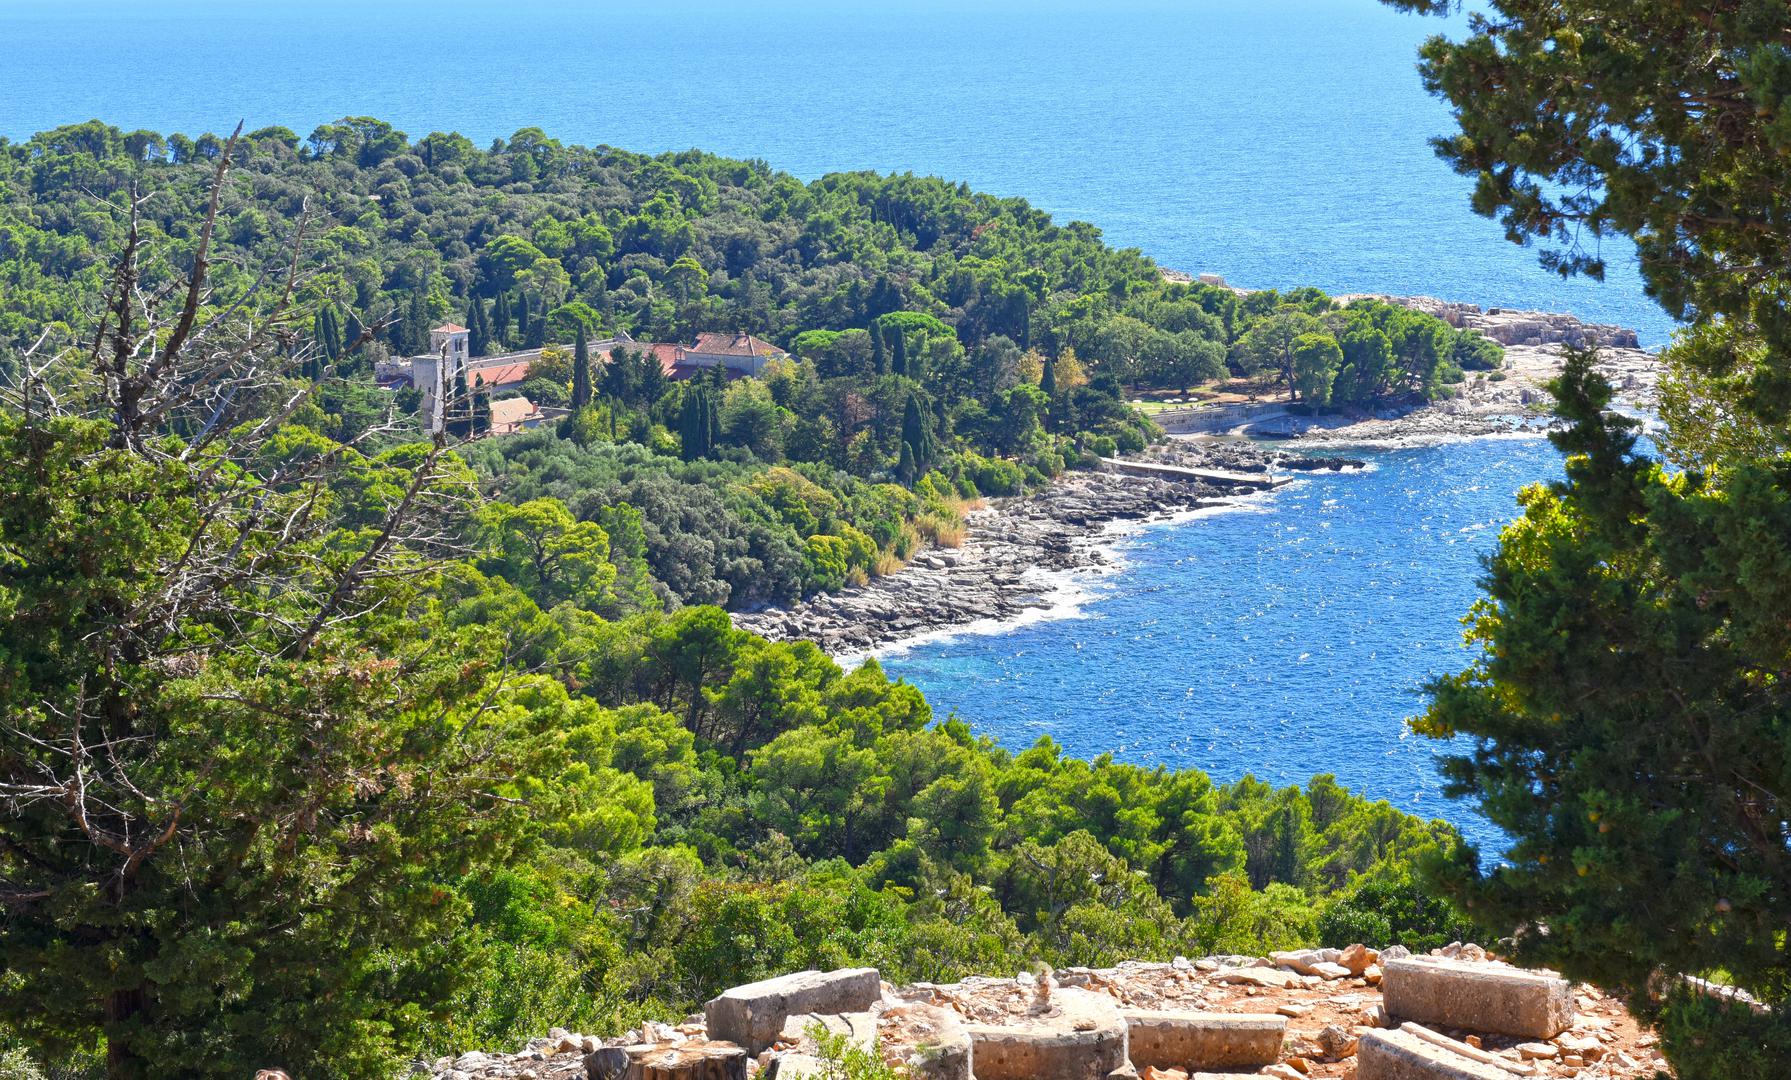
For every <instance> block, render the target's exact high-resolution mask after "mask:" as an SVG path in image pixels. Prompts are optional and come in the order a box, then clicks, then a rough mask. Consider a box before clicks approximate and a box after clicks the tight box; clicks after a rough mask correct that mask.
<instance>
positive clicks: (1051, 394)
mask: <svg viewBox="0 0 1791 1080" xmlns="http://www.w3.org/2000/svg"><path fill="white" fill-rule="evenodd" d="M1043 366H1044V371H1043V373H1042V374H1040V375H1039V389H1040V390H1041V391H1043V392H1044V394H1045V430H1046V431H1050V430H1051V402H1052V401H1054V400H1055V399H1056V397H1057V361H1055V360H1053V359H1051V358H1050V357H1048V356H1047V357H1045V363H1044V365H1043Z"/></svg>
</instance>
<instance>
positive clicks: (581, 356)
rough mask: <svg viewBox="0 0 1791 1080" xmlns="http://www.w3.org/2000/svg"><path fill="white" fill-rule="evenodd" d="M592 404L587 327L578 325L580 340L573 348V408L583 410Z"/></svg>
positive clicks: (581, 324)
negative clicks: (586, 338) (586, 336)
mask: <svg viewBox="0 0 1791 1080" xmlns="http://www.w3.org/2000/svg"><path fill="white" fill-rule="evenodd" d="M590 403H591V349H590V345H589V344H588V343H587V342H586V341H585V327H584V324H583V323H580V324H579V325H578V338H577V341H576V343H575V344H574V345H573V346H572V407H573V408H574V409H582V408H584V407H585V406H586V405H589V404H590Z"/></svg>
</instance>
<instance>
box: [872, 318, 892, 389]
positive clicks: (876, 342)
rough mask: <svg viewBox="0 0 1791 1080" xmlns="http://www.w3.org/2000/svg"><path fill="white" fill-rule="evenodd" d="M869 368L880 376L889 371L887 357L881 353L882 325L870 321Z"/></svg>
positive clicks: (875, 321) (873, 320)
mask: <svg viewBox="0 0 1791 1080" xmlns="http://www.w3.org/2000/svg"><path fill="white" fill-rule="evenodd" d="M871 366H872V367H873V368H875V369H876V371H877V374H879V375H881V374H883V373H884V372H885V371H888V370H889V357H888V355H886V354H885V353H884V351H883V324H882V323H881V322H879V321H878V320H876V319H872V320H871Z"/></svg>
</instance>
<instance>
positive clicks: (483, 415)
mask: <svg viewBox="0 0 1791 1080" xmlns="http://www.w3.org/2000/svg"><path fill="white" fill-rule="evenodd" d="M471 409H472V423H471V425H470V426H471V428H472V434H473V437H474V438H477V437H478V436H480V435H488V434H490V433H491V390H490V388H489V387H484V386H481V387H480V388H479V389H478V390H476V391H474V392H473V401H472V406H471Z"/></svg>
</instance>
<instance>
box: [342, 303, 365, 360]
mask: <svg viewBox="0 0 1791 1080" xmlns="http://www.w3.org/2000/svg"><path fill="white" fill-rule="evenodd" d="M366 332H367V327H366V326H364V325H362V323H361V317H360V316H359V315H356V314H355V313H354V309H353V308H350V309H348V321H347V323H346V325H344V326H343V328H342V348H344V349H345V350H347V351H348V352H351V353H352V352H358V351H360V346H359V345H357V344H356V342H358V341H360V340H361V335H362V334H365V333H366Z"/></svg>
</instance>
